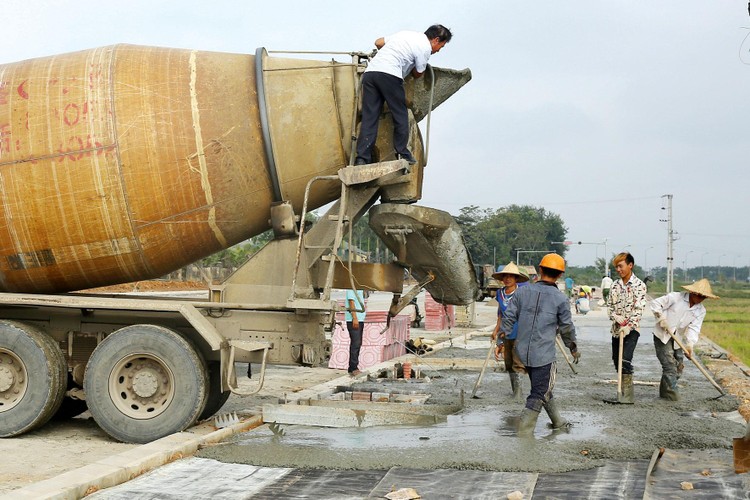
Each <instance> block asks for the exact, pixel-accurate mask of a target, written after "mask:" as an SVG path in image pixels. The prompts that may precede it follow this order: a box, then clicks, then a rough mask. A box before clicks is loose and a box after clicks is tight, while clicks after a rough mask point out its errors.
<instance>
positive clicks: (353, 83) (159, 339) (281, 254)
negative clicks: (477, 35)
mask: <svg viewBox="0 0 750 500" xmlns="http://www.w3.org/2000/svg"><path fill="white" fill-rule="evenodd" d="M349 55H350V56H351V61H352V62H351V63H341V62H335V61H314V60H309V59H298V58H289V57H273V56H271V55H269V54H268V53H267V52H266V51H265V50H264V49H258V50H257V51H256V53H255V54H254V55H245V54H225V53H214V52H202V51H195V50H183V49H166V48H153V47H140V46H131V45H116V46H111V47H104V48H98V49H92V50H87V51H82V52H76V53H71V54H63V55H58V56H53V57H45V58H40V59H34V60H29V61H23V62H19V63H13V64H6V65H0V197H2V204H0V361H3V362H4V363H5V362H7V363H6V364H11V363H12V364H14V366H16V367H18V370H17V372H16V371H12V370H7V369H6V370H0V436H12V435H17V434H20V433H23V432H26V431H28V430H32V429H34V428H37V427H39V426H40V425H42V424H44V422H46V421H47V420H48V419H49V418H50V417H51V416H52V415H54V414H55V413H56V412H57V413H59V412H62V411H63V409H65V412H66V414H69V415H74V414H76V413H80V411H82V410H85V408H86V404H87V405H88V407H89V409H90V410H91V413H92V415H93V416H94V418H95V419H96V421H97V422H98V423H99V424H100V426H102V428H104V429H105V430H106V431H107V432H108V433H110V434H111V435H112V436H114V437H116V438H117V439H120V440H123V441H131V442H145V441H150V440H152V439H155V438H158V437H161V436H163V435H166V434H168V433H171V432H175V431H179V430H182V429H184V428H186V427H187V426H188V425H190V424H192V422H194V421H195V420H196V419H198V418H205V417H206V416H210V415H211V414H212V413H213V412H215V411H216V410H218V408H220V407H221V405H222V404H223V402H224V401H226V398H227V397H228V395H229V393H230V391H232V392H237V393H242V391H241V390H240V389H239V386H238V385H237V380H236V374H235V373H234V362H235V361H241V362H257V363H261V364H262V366H263V367H265V365H266V363H267V362H268V363H306V364H311V365H315V364H318V363H321V362H322V361H324V360H325V357H326V355H327V349H328V348H329V347H328V345H329V342H328V341H327V340H326V337H325V333H326V332H327V331H330V328H331V326H332V323H333V321H334V315H335V312H336V310H337V307H338V306H337V305H336V303H335V301H332V300H331V296H330V291H331V289H332V288H334V287H336V288H340V287H342V286H347V284H348V283H351V282H352V279H351V274H352V273H355V272H357V273H359V272H361V276H359V278H360V279H362V280H366V282H368V283H370V285H371V287H372V288H373V289H380V290H388V291H392V292H394V294H396V295H397V296H400V294H401V293H402V291H403V270H402V269H401V268H400V267H399V266H397V265H395V264H387V265H379V266H380V267H376V266H373V267H369V268H367V269H362V268H363V267H364V266H358V267H357V270H355V269H354V266H350V265H346V263H343V262H342V261H341V260H340V259H339V258H338V257H337V252H338V250H339V248H340V245H341V241H342V239H343V236H344V235H345V234H346V231H347V230H348V228H349V226H350V225H351V224H353V223H354V222H355V221H356V220H357V219H358V218H359V217H361V216H362V215H363V214H364V213H365V212H366V211H367V210H368V209H369V208H370V207H371V206H372V205H373V204H374V203H376V202H377V201H378V200H381V201H383V202H387V203H386V204H385V205H383V206H382V207H381V208H379V209H378V210H379V212H378V213H379V214H380V215H379V216H378V217H377V218H380V219H381V220H382V221H384V228H386V230H385V232H384V233H383V237H384V238H385V239H386V242H387V243H388V244H389V246H391V247H392V248H393V249H395V251H397V252H400V255H402V256H403V255H405V256H406V259H405V260H403V261H400V262H399V264H400V265H402V266H406V267H409V266H412V265H414V266H415V267H414V269H413V271H414V273H415V275H417V276H419V277H420V279H421V280H422V278H425V279H424V280H422V281H423V282H424V283H426V286H427V288H428V289H430V291H431V292H432V293H433V295H434V296H435V297H436V298H437V299H438V300H441V298H442V300H443V301H444V302H446V303H467V302H469V301H471V300H473V298H475V297H476V293H477V291H476V284H475V283H474V285H473V288H472V285H471V283H472V281H474V282H475V279H474V276H473V273H474V271H473V268H472V266H471V262H470V259H469V258H468V254H467V253H466V249H465V247H464V245H463V240H462V239H461V237H460V231H458V230H457V227H456V226H455V223H454V225H453V226H451V225H450V222H451V221H449V220H447V219H446V217H448V219H450V217H449V216H447V214H443V213H440V214H437V212H435V213H432V212H430V209H427V208H424V207H419V208H417V207H412V209H411V210H409V209H405V208H403V207H405V206H406V205H403V204H404V203H413V202H414V201H417V200H418V199H419V198H420V197H421V186H422V176H423V168H424V163H425V158H424V153H423V145H422V138H421V134H420V132H419V128H418V127H417V125H416V122H418V121H419V120H421V119H422V118H423V117H424V116H425V115H426V114H427V113H428V112H429V111H430V109H431V108H430V106H431V107H432V109H434V107H436V106H437V105H438V104H440V103H441V102H443V101H444V100H445V99H447V98H448V97H450V95H452V94H453V93H454V92H456V91H457V90H458V89H459V88H460V87H461V86H463V85H464V84H465V83H466V82H467V81H468V80H469V79H470V78H471V74H470V72H469V71H468V70H463V71H454V70H444V69H439V68H434V72H428V73H427V74H426V75H425V78H423V79H419V80H412V79H409V80H407V82H406V83H405V86H406V89H407V103H408V105H409V108H410V112H409V116H410V122H411V128H410V130H411V133H410V140H409V147H410V149H411V151H413V152H414V154H415V156H416V157H417V159H418V163H417V165H413V166H410V165H408V164H407V163H406V162H405V161H403V160H394V158H393V153H392V151H393V147H392V144H391V131H392V129H391V120H390V117H389V116H387V115H384V117H383V118H382V120H381V125H380V126H381V132H380V134H379V138H378V142H377V145H376V154H377V155H378V159H379V160H380V163H378V164H373V165H369V166H364V167H347V165H349V164H350V163H351V152H352V146H353V142H354V137H355V136H356V126H357V116H358V113H357V106H358V99H359V95H358V87H359V77H360V75H361V72H362V71H363V69H364V65H365V63H366V60H367V54H363V53H351V54H349ZM337 199H338V201H337V202H336V203H334V205H333V206H332V208H330V209H329V211H328V212H327V213H326V214H325V215H324V216H323V217H322V218H321V219H320V221H319V222H318V223H316V224H315V225H314V226H313V227H312V229H310V230H309V231H307V232H305V231H304V230H303V231H299V230H298V228H297V225H298V223H297V221H298V215H299V214H304V212H306V211H309V210H312V209H314V208H317V207H321V206H323V205H325V204H327V203H329V202H331V201H334V200H337ZM405 210H406V212H405ZM407 212H408V213H407ZM388 213H390V214H391V215H387V214H388ZM407 218H408V219H410V222H409V224H411V225H412V226H411V227H412V229H411V231H412V232H413V231H414V230H417V231H419V230H420V229H419V228H423V229H424V228H426V230H427V231H429V232H432V235H431V236H430V237H428V238H421V239H420V238H415V237H414V235H413V234H411V233H410V235H409V237H408V238H407V240H409V241H407V240H398V237H397V239H396V240H394V239H393V238H392V235H393V234H395V233H394V231H393V226H394V224H397V225H400V226H403V225H404V224H406V222H405V220H406V219H407ZM420 218H422V220H421V221H418V220H417V219H420ZM269 228H273V230H274V235H275V238H274V239H273V240H272V241H271V243H269V244H268V245H267V246H266V247H265V248H264V249H262V250H261V251H260V252H259V253H258V254H256V256H254V257H253V258H252V259H250V261H248V263H247V264H245V265H244V266H242V267H241V268H240V269H239V270H238V271H237V272H235V273H234V274H233V275H232V276H230V277H229V278H228V279H227V280H226V281H225V282H224V283H222V284H220V285H212V286H211V289H210V291H209V297H208V298H207V300H203V301H200V300H198V301H195V300H193V301H188V300H185V299H165V300H161V301H155V300H143V299H133V298H123V297H118V298H102V297H90V296H85V295H81V294H66V295H42V294H51V293H59V292H67V291H73V290H82V289H86V288H91V287H95V286H102V285H108V284H116V283H123V282H131V281H137V280H144V279H148V278H154V277H159V276H162V275H164V274H166V273H169V272H171V271H173V270H176V269H179V268H180V267H182V266H185V265H187V264H189V263H192V262H194V261H196V260H198V259H200V258H202V257H205V256H207V255H210V254H212V253H214V252H216V251H218V250H221V249H224V248H227V247H229V246H231V245H233V244H235V243H238V242H240V241H243V240H245V239H247V238H249V237H251V236H254V235H257V234H259V233H261V232H263V231H265V230H267V229H269ZM438 230H439V231H438ZM436 231H437V232H436ZM438 232H440V234H437V233H438ZM389 239H390V240H392V241H390V242H389ZM404 244H406V245H407V247H406V248H407V249H408V250H407V251H406V252H405V253H404V252H403V248H404ZM425 244H426V245H427V246H425ZM429 245H432V246H433V247H434V249H431V248H429ZM409 257H413V260H414V262H410V261H409ZM435 259H437V260H438V261H440V260H444V261H446V262H448V260H450V262H451V263H452V265H446V263H445V262H443V263H440V262H435V263H433V262H432V260H435ZM456 263H458V266H456ZM342 264H344V265H342ZM342 270H343V271H344V272H343V274H342ZM427 278H429V279H427ZM430 287H433V288H432V289H431V288H430ZM441 290H442V291H441ZM444 290H451V293H450V294H445V293H444V292H443V291H444ZM17 346H20V347H17ZM60 347H62V350H61V349H60ZM45 359H46V367H45V363H42V362H40V360H45ZM66 371H67V372H68V377H67V383H66V377H65V376H64V374H65V373H66ZM129 380H133V381H137V383H132V384H131V383H129V382H128V381H129ZM260 380H261V382H260V383H261V384H262V374H261V378H260ZM40 394H41V395H42V396H40ZM44 394H46V396H44ZM31 395H33V397H31ZM27 396H28V397H27ZM71 400H72V401H73V403H74V404H73V405H72V406H71V405H69V404H67V403H70V402H71ZM83 402H85V404H84V403H83Z"/></svg>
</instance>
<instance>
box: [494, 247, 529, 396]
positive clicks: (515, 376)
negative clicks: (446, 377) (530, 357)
mask: <svg viewBox="0 0 750 500" xmlns="http://www.w3.org/2000/svg"><path fill="white" fill-rule="evenodd" d="M492 277H493V278H495V279H497V280H500V281H502V282H503V287H502V288H500V289H499V290H498V291H497V295H496V296H495V298H496V299H497V324H496V325H495V329H494V330H492V340H493V341H495V342H496V343H497V346H496V347H495V359H497V360H500V355H501V354H502V356H503V361H505V371H507V372H508V375H509V376H510V387H511V389H512V390H513V398H514V399H515V400H516V401H521V400H522V394H521V374H525V373H526V368H524V366H523V363H521V358H519V357H518V354H517V353H516V350H515V349H514V346H515V344H516V335H518V323H516V325H515V326H514V327H513V329H512V330H511V332H510V333H508V334H500V325H501V323H502V321H503V314H504V313H505V310H506V309H507V308H508V304H509V303H510V300H511V299H512V298H513V296H514V295H515V293H516V290H517V289H518V284H519V283H525V282H527V281H529V277H528V276H526V275H525V274H524V273H522V272H521V270H520V269H519V268H518V266H517V265H516V264H515V262H510V263H509V264H508V265H507V266H505V267H504V268H503V269H502V270H501V271H498V272H496V273H493V274H492Z"/></svg>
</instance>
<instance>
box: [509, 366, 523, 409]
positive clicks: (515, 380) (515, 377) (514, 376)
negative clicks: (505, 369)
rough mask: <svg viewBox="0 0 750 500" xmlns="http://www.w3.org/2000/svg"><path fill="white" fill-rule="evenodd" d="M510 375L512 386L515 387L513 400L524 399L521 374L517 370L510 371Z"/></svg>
mask: <svg viewBox="0 0 750 500" xmlns="http://www.w3.org/2000/svg"><path fill="white" fill-rule="evenodd" d="M508 375H509V376H510V387H511V389H513V401H518V402H521V401H523V395H522V394H521V375H520V374H518V373H515V372H509V373H508Z"/></svg>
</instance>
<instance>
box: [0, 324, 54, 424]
mask: <svg viewBox="0 0 750 500" xmlns="http://www.w3.org/2000/svg"><path fill="white" fill-rule="evenodd" d="M67 380H68V379H67V364H66V363H65V357H64V356H63V353H62V351H61V350H60V346H58V345H57V343H56V342H55V341H54V339H52V337H50V336H49V335H47V334H46V333H44V332H42V331H41V330H39V329H37V328H36V327H33V326H31V325H27V324H24V323H19V322H15V321H0V437H9V436H16V435H18V434H22V433H24V432H28V431H30V430H33V429H36V428H37V427H40V426H42V425H44V424H45V423H46V422H47V421H48V420H49V419H50V418H51V417H52V415H54V414H55V412H56V411H57V409H58V408H59V407H60V404H61V403H62V400H63V397H64V396H65V386H66V382H67Z"/></svg>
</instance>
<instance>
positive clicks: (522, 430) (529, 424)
mask: <svg viewBox="0 0 750 500" xmlns="http://www.w3.org/2000/svg"><path fill="white" fill-rule="evenodd" d="M538 418H539V412H538V411H535V410H530V409H528V408H524V409H523V411H522V412H521V418H519V419H518V435H519V436H521V437H534V428H535V427H536V421H537V419H538Z"/></svg>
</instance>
